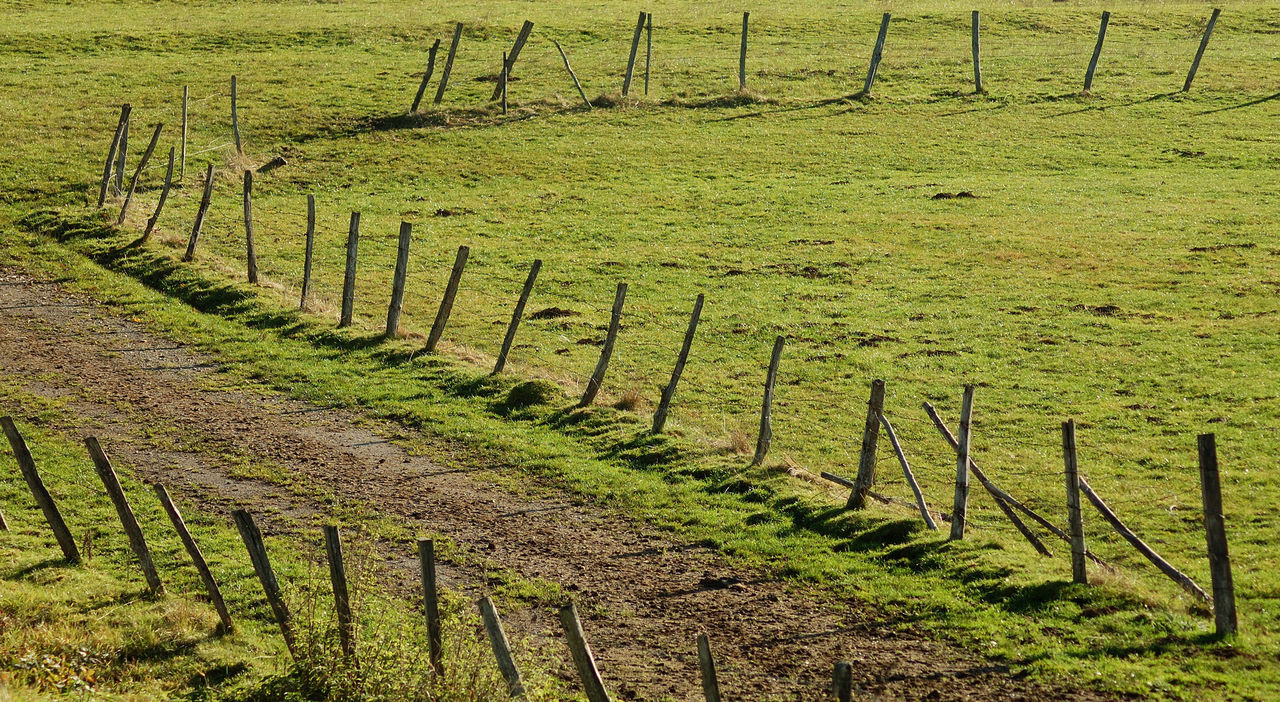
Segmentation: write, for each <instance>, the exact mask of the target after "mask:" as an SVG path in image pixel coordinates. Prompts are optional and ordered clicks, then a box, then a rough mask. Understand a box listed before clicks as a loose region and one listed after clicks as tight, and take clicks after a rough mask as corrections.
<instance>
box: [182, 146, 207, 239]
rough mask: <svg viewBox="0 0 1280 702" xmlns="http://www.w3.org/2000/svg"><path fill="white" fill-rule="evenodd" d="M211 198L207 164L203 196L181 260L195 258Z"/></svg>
mask: <svg viewBox="0 0 1280 702" xmlns="http://www.w3.org/2000/svg"><path fill="white" fill-rule="evenodd" d="M212 197H213V164H212V163H210V164H209V168H208V170H206V171H205V173H204V194H203V195H201V196H200V209H198V210H196V221H195V224H193V225H191V238H190V239H188V240H187V252H186V253H184V254H183V255H182V260H183V261H186V262H187V263H190V262H191V261H194V260H195V258H196V242H197V241H199V239H200V229H201V228H202V227H204V216H205V215H206V214H208V212H209V200H210V198H212Z"/></svg>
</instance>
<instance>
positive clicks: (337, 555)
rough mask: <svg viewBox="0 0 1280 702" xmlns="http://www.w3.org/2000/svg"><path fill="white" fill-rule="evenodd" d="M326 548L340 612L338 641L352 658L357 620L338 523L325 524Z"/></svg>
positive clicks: (344, 652)
mask: <svg viewBox="0 0 1280 702" xmlns="http://www.w3.org/2000/svg"><path fill="white" fill-rule="evenodd" d="M324 550H325V554H326V555H327V556H328V559H329V582H330V584H331V585H333V605H334V609H336V610H337V612H338V641H339V645H340V646H342V654H343V655H345V656H346V657H348V658H351V657H352V656H354V655H356V629H355V620H354V619H353V618H352V616H351V595H350V594H349V593H348V591H347V566H346V563H345V562H344V561H343V559H342V535H341V534H340V533H339V532H338V527H337V526H336V525H333V524H326V525H325V526H324Z"/></svg>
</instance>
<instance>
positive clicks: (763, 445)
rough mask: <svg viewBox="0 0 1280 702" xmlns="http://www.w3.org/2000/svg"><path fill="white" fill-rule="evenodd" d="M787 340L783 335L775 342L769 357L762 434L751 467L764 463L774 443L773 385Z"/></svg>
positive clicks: (761, 426) (762, 414)
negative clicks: (783, 346)
mask: <svg viewBox="0 0 1280 702" xmlns="http://www.w3.org/2000/svg"><path fill="white" fill-rule="evenodd" d="M785 343H786V340H785V339H784V338H783V336H782V335H781V334H779V335H778V337H777V338H776V339H774V340H773V354H772V355H771V356H769V372H768V374H766V375H765V379H764V401H763V402H761V403H760V434H759V435H758V436H757V437H756V453H755V455H754V456H752V457H751V465H753V466H758V465H760V464H762V463H764V457H765V456H766V455H768V453H769V446H770V444H772V443H773V385H774V383H775V382H777V380H778V364H779V363H781V362H782V345H783V344H785Z"/></svg>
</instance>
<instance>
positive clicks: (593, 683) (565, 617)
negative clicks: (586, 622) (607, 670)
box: [560, 602, 609, 702]
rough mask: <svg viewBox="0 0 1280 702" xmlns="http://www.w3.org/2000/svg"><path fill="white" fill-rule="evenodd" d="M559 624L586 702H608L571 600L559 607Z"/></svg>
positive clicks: (602, 682) (576, 610)
mask: <svg viewBox="0 0 1280 702" xmlns="http://www.w3.org/2000/svg"><path fill="white" fill-rule="evenodd" d="M560 624H561V625H563V626H564V634H565V638H567V639H569V652H570V653H572V654H573V665H574V667H576V668H577V669H578V677H579V678H580V679H581V680H582V686H583V687H584V688H585V689H586V691H587V700H588V702H609V693H607V692H605V689H604V681H602V680H601V679H600V671H599V670H597V669H596V659H595V657H594V656H593V655H591V646H590V645H589V644H588V643H587V637H586V635H585V634H583V633H582V623H581V622H579V621H578V609H577V608H576V607H575V606H574V604H573V603H572V602H570V603H569V604H567V605H565V606H563V607H561V608H560Z"/></svg>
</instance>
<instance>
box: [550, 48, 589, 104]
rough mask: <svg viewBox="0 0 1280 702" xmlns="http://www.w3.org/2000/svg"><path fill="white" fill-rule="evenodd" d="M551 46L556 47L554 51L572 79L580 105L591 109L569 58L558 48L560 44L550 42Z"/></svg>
mask: <svg viewBox="0 0 1280 702" xmlns="http://www.w3.org/2000/svg"><path fill="white" fill-rule="evenodd" d="M551 43H552V44H555V45H556V51H559V52H560V58H562V59H564V70H566V71H568V72H569V77H570V78H572V79H573V87H575V88H577V89H578V96H579V97H581V98H582V104H584V105H586V106H587V109H588V110H590V109H592V105H591V101H590V100H588V99H587V94H586V93H585V92H583V90H582V84H581V83H579V82H578V76H577V74H575V73H574V72H573V67H572V66H570V65H569V56H568V55H567V54H565V52H564V49H563V48H562V47H561V46H560V42H558V41H555V40H552V42H551Z"/></svg>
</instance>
